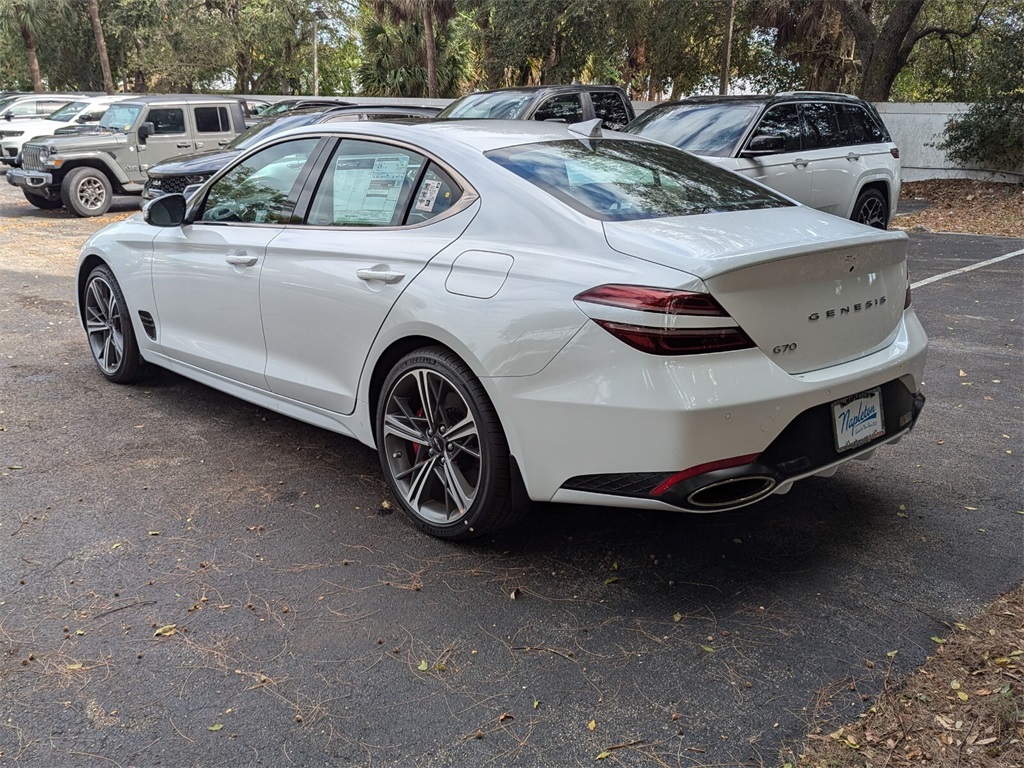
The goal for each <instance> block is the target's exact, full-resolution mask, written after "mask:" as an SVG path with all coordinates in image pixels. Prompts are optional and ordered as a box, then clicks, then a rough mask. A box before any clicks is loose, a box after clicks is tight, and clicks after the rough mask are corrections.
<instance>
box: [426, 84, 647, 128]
mask: <svg viewBox="0 0 1024 768" xmlns="http://www.w3.org/2000/svg"><path fill="white" fill-rule="evenodd" d="M438 117H439V118H460V119H473V118H477V119H487V120H553V121H556V122H560V123H582V122H583V121H584V120H593V119H595V118H600V120H601V126H602V127H603V128H608V129H610V130H613V131H618V130H621V129H622V128H625V127H626V124H627V123H629V121H630V120H632V119H633V118H634V117H636V113H635V112H634V110H633V103H632V102H631V101H630V100H629V97H628V96H626V92H625V91H624V90H622V89H621V88H619V87H618V86H616V85H540V86H533V87H524V88H502V89H499V90H495V91H479V92H477V93H471V94H469V95H468V96H463V97H462V98H461V99H458V100H456V101H453V102H452V103H451V104H449V105H448V106H447V107H445V108H444V109H443V110H441V113H440V114H439V115H438Z"/></svg>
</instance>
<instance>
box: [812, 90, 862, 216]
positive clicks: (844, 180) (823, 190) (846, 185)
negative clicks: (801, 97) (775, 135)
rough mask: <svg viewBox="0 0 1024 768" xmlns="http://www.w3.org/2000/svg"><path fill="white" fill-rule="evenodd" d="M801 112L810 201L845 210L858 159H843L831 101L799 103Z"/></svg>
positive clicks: (842, 212)
mask: <svg viewBox="0 0 1024 768" xmlns="http://www.w3.org/2000/svg"><path fill="white" fill-rule="evenodd" d="M800 108H801V110H802V111H803V116H804V139H803V151H802V153H801V154H802V156H803V157H804V158H805V159H806V160H807V161H808V166H807V167H808V169H809V170H810V172H811V202H810V205H813V206H814V207H815V208H817V209H819V210H822V211H826V212H827V213H838V214H840V215H845V212H846V211H847V210H848V209H849V208H850V207H852V205H853V201H852V199H851V198H852V197H853V195H854V194H855V192H856V185H857V177H858V175H859V171H860V169H859V168H858V163H857V162H855V161H850V160H847V158H846V155H847V148H846V147H844V146H843V141H842V138H841V135H840V132H839V122H838V120H837V116H836V110H835V107H834V105H832V104H830V103H828V102H819V103H816V104H813V103H805V104H801V105H800Z"/></svg>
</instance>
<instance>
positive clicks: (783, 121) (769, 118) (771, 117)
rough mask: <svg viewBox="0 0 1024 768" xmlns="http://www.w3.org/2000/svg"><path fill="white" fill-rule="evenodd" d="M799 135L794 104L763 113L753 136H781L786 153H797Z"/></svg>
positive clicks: (796, 111)
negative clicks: (784, 141)
mask: <svg viewBox="0 0 1024 768" xmlns="http://www.w3.org/2000/svg"><path fill="white" fill-rule="evenodd" d="M801 133H802V130H801V125H800V112H799V110H797V108H796V104H779V105H778V106H776V107H772V108H771V109H769V110H768V111H767V112H765V115H764V117H762V118H761V122H760V123H758V126H757V129H756V130H755V131H754V136H781V137H782V138H784V139H785V140H786V150H785V151H786V152H799V151H800V134H801Z"/></svg>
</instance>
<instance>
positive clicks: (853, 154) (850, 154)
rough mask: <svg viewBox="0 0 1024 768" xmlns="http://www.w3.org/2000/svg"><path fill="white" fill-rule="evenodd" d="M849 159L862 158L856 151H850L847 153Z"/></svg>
mask: <svg viewBox="0 0 1024 768" xmlns="http://www.w3.org/2000/svg"><path fill="white" fill-rule="evenodd" d="M846 159H847V160H860V155H858V154H857V153H856V152H848V153H847V155H846Z"/></svg>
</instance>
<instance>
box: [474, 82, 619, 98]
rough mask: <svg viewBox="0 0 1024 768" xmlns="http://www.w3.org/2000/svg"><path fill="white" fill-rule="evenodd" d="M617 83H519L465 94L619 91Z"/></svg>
mask: <svg viewBox="0 0 1024 768" xmlns="http://www.w3.org/2000/svg"><path fill="white" fill-rule="evenodd" d="M621 90H622V88H621V87H619V86H617V85H583V84H581V83H567V84H564V85H520V86H514V87H512V88H494V89H491V90H486V91H473V93H468V94H466V96H480V95H481V94H487V93H541V92H545V91H565V92H572V93H577V92H581V91H616V92H618V91H621ZM463 98H465V97H463Z"/></svg>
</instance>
